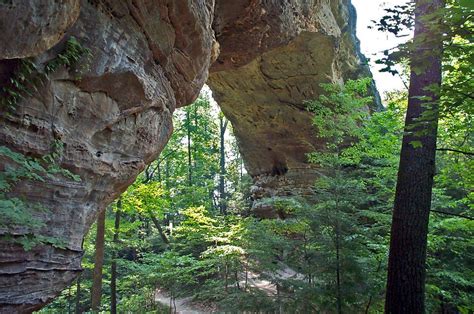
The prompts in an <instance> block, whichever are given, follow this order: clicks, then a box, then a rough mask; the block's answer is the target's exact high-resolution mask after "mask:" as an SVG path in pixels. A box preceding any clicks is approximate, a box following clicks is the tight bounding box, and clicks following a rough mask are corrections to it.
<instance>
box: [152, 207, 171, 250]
mask: <svg viewBox="0 0 474 314" xmlns="http://www.w3.org/2000/svg"><path fill="white" fill-rule="evenodd" d="M148 215H149V216H150V218H151V221H153V224H154V225H155V227H156V229H158V233H159V234H160V237H161V239H162V240H163V242H164V243H166V244H170V241H169V240H168V237H167V236H166V234H165V232H164V231H163V228H162V227H161V223H160V221H159V220H158V219H157V218H156V216H155V215H154V214H153V212H152V211H151V210H148Z"/></svg>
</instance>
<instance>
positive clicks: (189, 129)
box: [186, 110, 193, 186]
mask: <svg viewBox="0 0 474 314" xmlns="http://www.w3.org/2000/svg"><path fill="white" fill-rule="evenodd" d="M186 131H187V135H188V136H187V146H188V185H189V186H191V185H192V182H193V180H192V179H193V172H192V151H191V117H190V114H189V110H187V111H186Z"/></svg>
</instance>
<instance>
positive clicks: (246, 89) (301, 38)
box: [208, 0, 376, 217]
mask: <svg viewBox="0 0 474 314" xmlns="http://www.w3.org/2000/svg"><path fill="white" fill-rule="evenodd" d="M242 2H245V1H242ZM216 10H217V11H216V18H215V30H216V38H217V40H218V42H219V43H220V45H221V54H220V56H219V58H218V59H217V61H216V62H215V63H214V64H213V66H212V68H211V75H210V77H209V83H208V84H209V85H210V87H211V89H212V90H213V92H214V97H215V98H216V100H217V102H218V103H219V105H220V106H221V108H222V110H223V112H224V114H225V115H226V117H227V118H229V120H230V121H231V122H232V126H233V128H234V132H235V135H236V137H237V139H238V141H239V147H240V150H241V153H242V156H243V158H244V160H245V165H246V168H247V169H248V171H249V172H250V174H251V175H252V176H253V177H254V186H253V188H252V191H253V194H254V198H255V201H254V206H253V207H254V210H255V211H256V213H257V214H259V215H261V216H265V217H276V216H277V212H276V211H273V210H272V206H271V205H269V204H270V203H271V202H270V203H269V202H266V201H262V199H264V198H275V197H292V196H301V195H306V196H310V195H311V187H312V185H313V183H314V181H315V180H316V178H317V177H318V173H319V172H318V170H317V167H316V166H315V165H312V164H310V163H308V160H307V154H308V153H309V152H312V151H315V150H318V149H320V148H321V146H322V144H323V142H322V141H321V139H318V138H317V137H316V136H315V134H316V130H315V128H314V127H313V126H312V123H311V115H310V114H309V113H308V111H307V110H306V107H305V101H308V100H312V99H315V98H317V97H318V95H320V93H321V92H322V88H321V86H320V84H321V83H340V82H342V81H343V80H344V79H348V78H357V77H360V76H363V75H368V74H369V73H368V69H367V68H366V67H364V66H363V65H362V61H363V56H361V55H360V53H359V47H358V41H357V39H356V38H355V12H354V8H353V7H352V6H351V4H350V2H349V1H345V0H334V1H323V0H321V1H247V2H245V4H244V3H240V2H239V4H237V3H235V2H229V1H225V0H221V1H217V2H216ZM243 38H245V40H243ZM375 94H376V92H375Z"/></svg>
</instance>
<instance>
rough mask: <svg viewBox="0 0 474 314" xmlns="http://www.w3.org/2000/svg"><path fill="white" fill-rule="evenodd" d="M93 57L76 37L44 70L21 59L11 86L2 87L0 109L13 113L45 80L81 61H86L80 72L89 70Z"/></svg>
mask: <svg viewBox="0 0 474 314" xmlns="http://www.w3.org/2000/svg"><path fill="white" fill-rule="evenodd" d="M90 57H91V51H90V49H89V48H85V47H83V46H82V45H81V44H80V43H79V41H78V40H77V39H76V38H75V37H70V38H69V39H68V40H67V41H66V45H65V48H64V50H63V51H62V52H60V53H59V54H58V55H57V56H56V57H55V58H54V59H52V60H51V61H49V62H48V63H47V64H46V65H45V66H44V69H43V70H42V69H40V68H39V67H38V65H37V64H36V63H35V62H34V60H33V59H32V58H26V59H21V60H20V61H19V63H18V65H17V67H16V69H15V72H14V73H13V75H12V77H11V78H10V81H9V84H7V85H6V86H3V87H1V89H0V95H1V96H2V97H1V98H0V108H3V109H4V110H5V109H6V110H10V111H13V110H14V109H15V107H16V104H17V103H18V102H19V101H20V100H21V99H23V98H25V97H29V96H33V93H34V92H36V91H37V90H38V87H40V85H41V84H43V82H44V79H45V78H46V77H47V76H48V75H50V74H52V73H53V72H55V71H56V70H57V69H59V68H60V67H62V66H64V67H66V68H67V69H71V68H72V67H74V66H75V65H76V64H77V63H78V62H79V61H80V60H81V59H83V58H85V59H86V61H84V63H83V64H82V67H81V68H80V69H79V70H78V73H79V72H82V71H84V70H86V69H87V60H88V59H89V58H90Z"/></svg>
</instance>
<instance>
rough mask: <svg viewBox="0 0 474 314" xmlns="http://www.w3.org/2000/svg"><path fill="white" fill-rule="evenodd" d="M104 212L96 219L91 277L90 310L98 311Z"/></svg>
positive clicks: (102, 260)
mask: <svg viewBox="0 0 474 314" xmlns="http://www.w3.org/2000/svg"><path fill="white" fill-rule="evenodd" d="M105 212H106V210H105V209H104V210H102V211H101V212H100V213H99V217H98V218H97V234H96V237H95V258H94V273H93V275H92V292H91V308H92V311H98V310H99V307H100V299H101V296H102V268H103V266H104V244H105V243H104V242H105Z"/></svg>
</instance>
